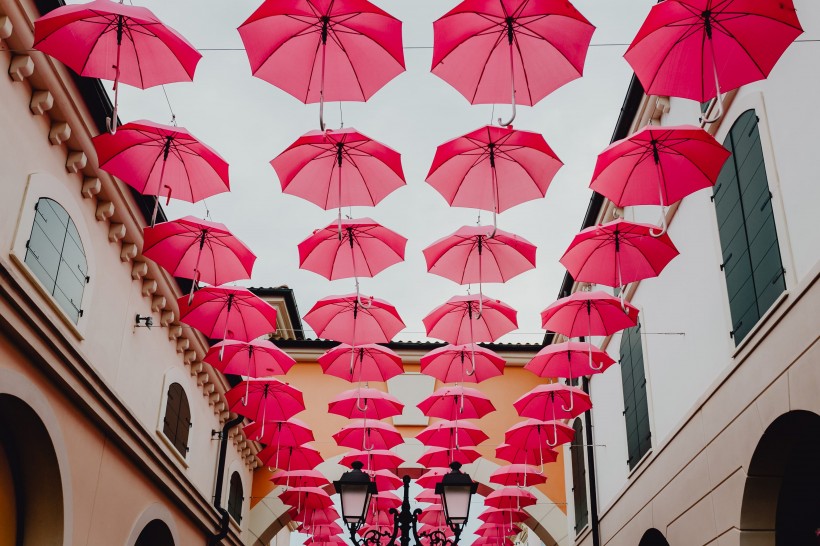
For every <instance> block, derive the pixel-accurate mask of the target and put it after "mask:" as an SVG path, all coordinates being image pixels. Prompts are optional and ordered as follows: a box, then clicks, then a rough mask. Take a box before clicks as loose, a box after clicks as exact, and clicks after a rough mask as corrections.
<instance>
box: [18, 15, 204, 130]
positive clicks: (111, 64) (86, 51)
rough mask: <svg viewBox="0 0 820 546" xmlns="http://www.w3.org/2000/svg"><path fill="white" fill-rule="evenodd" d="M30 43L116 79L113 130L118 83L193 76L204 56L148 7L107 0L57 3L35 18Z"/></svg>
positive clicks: (81, 70)
mask: <svg viewBox="0 0 820 546" xmlns="http://www.w3.org/2000/svg"><path fill="white" fill-rule="evenodd" d="M34 47H35V48H36V49H37V50H39V51H42V52H43V53H48V54H49V55H51V56H52V57H54V58H56V59H57V60H59V61H61V62H62V63H64V64H66V65H68V66H69V67H70V68H71V69H72V70H74V72H76V73H77V74H79V75H80V76H86V77H89V78H100V79H103V80H113V81H114V111H113V113H112V115H111V118H110V120H113V122H111V121H109V123H108V126H109V130H110V131H111V132H115V131H116V123H117V104H118V100H117V99H118V98H119V83H120V82H122V83H126V84H128V85H133V86H135V87H139V88H140V89H147V88H149V87H153V86H155V85H161V84H165V83H172V82H183V81H191V80H193V77H194V70H196V65H197V63H198V62H199V59H201V58H202V55H201V54H200V53H199V52H198V51H197V50H196V49H194V47H193V46H192V45H191V44H189V43H188V42H187V41H186V40H185V38H183V37H182V36H180V35H179V34H178V33H177V32H176V31H175V30H174V29H172V28H171V27H168V26H166V25H164V24H163V23H162V22H161V21H160V20H159V19H157V17H156V15H154V14H153V13H151V11H150V10H148V9H146V8H142V7H137V6H129V5H125V4H122V3H116V2H110V1H109V0H94V1H92V2H89V3H87V4H76V5H67V6H60V7H59V8H57V9H55V10H53V11H51V12H49V13H47V14H46V15H44V16H42V17H40V18H39V19H37V20H36V21H35V22H34Z"/></svg>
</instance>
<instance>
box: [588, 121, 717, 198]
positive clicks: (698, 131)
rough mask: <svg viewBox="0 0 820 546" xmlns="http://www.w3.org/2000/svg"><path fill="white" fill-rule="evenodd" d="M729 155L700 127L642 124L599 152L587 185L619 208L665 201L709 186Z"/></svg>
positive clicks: (682, 196) (715, 178) (712, 183)
mask: <svg viewBox="0 0 820 546" xmlns="http://www.w3.org/2000/svg"><path fill="white" fill-rule="evenodd" d="M730 155H731V153H730V152H729V150H727V149H726V148H724V147H723V146H722V145H721V144H720V143H719V142H718V141H717V140H715V137H713V136H712V135H710V134H709V133H708V132H706V131H705V130H704V129H702V128H700V127H693V126H691V125H684V126H679V127H656V126H652V125H647V126H646V127H644V128H643V129H641V130H640V131H637V132H636V133H633V134H631V135H630V136H628V137H627V138H625V139H623V140H619V141H617V142H613V143H612V144H610V145H609V147H608V148H607V149H606V150H604V151H603V152H601V154H600V155H599V156H598V161H597V163H596V164H595V172H594V173H593V174H592V182H591V183H590V185H589V187H590V188H592V189H593V190H594V191H596V192H598V193H600V194H601V195H603V196H605V197H606V198H608V199H609V200H610V201H612V202H613V203H615V205H616V206H619V207H625V206H630V205H661V206H667V205H671V204H673V203H675V202H677V201H680V200H681V199H683V198H684V197H686V196H687V195H689V194H691V193H694V192H696V191H698V190H700V189H703V188H708V187H711V186H713V185H714V184H715V181H716V180H717V177H718V175H720V170H721V169H722V168H723V164H724V163H725V162H726V160H727V159H728V158H729V156H730Z"/></svg>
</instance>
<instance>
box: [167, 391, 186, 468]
mask: <svg viewBox="0 0 820 546" xmlns="http://www.w3.org/2000/svg"><path fill="white" fill-rule="evenodd" d="M190 428H191V408H190V406H189V405H188V397H187V396H186V395H185V390H183V388H182V385H180V384H179V383H172V384H171V386H170V387H168V398H167V402H166V405H165V419H163V423H162V432H163V434H165V437H166V438H168V440H170V441H171V444H173V446H174V448H175V449H176V450H177V451H178V452H179V454H180V455H182V456H183V457H185V455H186V453H187V452H188V434H189V432H190Z"/></svg>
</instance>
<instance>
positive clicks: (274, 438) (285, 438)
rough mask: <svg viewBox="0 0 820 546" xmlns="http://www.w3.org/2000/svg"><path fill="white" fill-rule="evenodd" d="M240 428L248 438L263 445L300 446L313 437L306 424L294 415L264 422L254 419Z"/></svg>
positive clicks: (310, 440)
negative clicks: (283, 419)
mask: <svg viewBox="0 0 820 546" xmlns="http://www.w3.org/2000/svg"><path fill="white" fill-rule="evenodd" d="M262 427H265V434H262ZM242 430H244V431H245V436H246V437H247V438H248V439H249V440H252V441H254V442H260V443H263V444H265V445H270V444H277V445H283V446H300V445H302V444H305V443H307V442H312V441H313V440H314V439H315V438H314V437H313V431H312V430H311V429H310V427H309V426H308V424H307V423H305V422H304V421H301V420H299V419H296V418H295V417H291V418H290V419H288V420H287V421H273V420H269V421H267V422H265V423H264V424H263V423H262V422H259V421H254V422H253V423H248V424H247V425H245V426H244V428H243V429H242Z"/></svg>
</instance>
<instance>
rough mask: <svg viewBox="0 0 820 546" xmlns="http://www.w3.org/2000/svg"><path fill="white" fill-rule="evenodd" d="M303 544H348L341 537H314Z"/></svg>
mask: <svg viewBox="0 0 820 546" xmlns="http://www.w3.org/2000/svg"><path fill="white" fill-rule="evenodd" d="M302 544H303V545H304V546H346V545H347V542H345V540H344V539H343V538H342V537H339V536H313V537H311V538H309V539H307V540H306V541H304V542H303V543H302Z"/></svg>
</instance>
